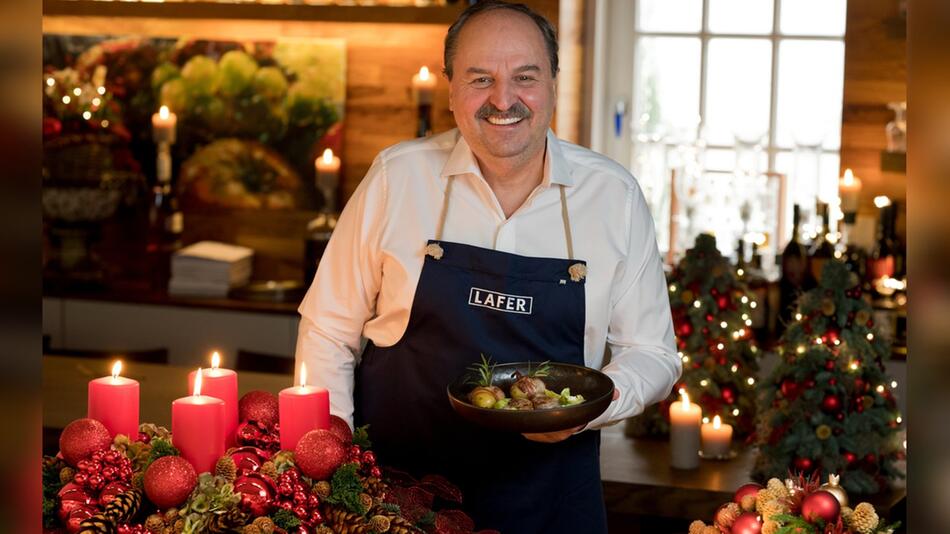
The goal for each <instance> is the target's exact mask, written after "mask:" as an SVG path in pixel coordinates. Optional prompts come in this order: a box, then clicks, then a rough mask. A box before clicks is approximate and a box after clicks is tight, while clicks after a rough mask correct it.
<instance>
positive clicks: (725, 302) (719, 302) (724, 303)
mask: <svg viewBox="0 0 950 534" xmlns="http://www.w3.org/2000/svg"><path fill="white" fill-rule="evenodd" d="M716 306H719V309H720V310H724V309H726V308H728V307H729V299H728V298H727V297H719V298H717V299H716Z"/></svg>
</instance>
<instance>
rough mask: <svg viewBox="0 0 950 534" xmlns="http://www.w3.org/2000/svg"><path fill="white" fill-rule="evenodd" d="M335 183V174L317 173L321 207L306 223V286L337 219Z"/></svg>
mask: <svg viewBox="0 0 950 534" xmlns="http://www.w3.org/2000/svg"><path fill="white" fill-rule="evenodd" d="M337 185H338V178H337V176H336V175H335V174H334V175H333V176H331V177H329V178H328V177H327V176H326V175H324V174H323V173H318V174H317V190H318V191H320V194H321V195H322V196H323V207H322V208H321V209H320V213H318V214H317V216H316V217H314V218H313V219H311V220H310V222H308V223H307V236H306V237H305V238H304V253H303V257H304V273H303V283H304V287H306V288H309V287H310V284H312V283H313V277H314V276H316V274H317V267H318V266H319V265H320V258H322V257H323V253H324V252H325V251H326V249H327V245H328V244H329V243H330V237H331V236H332V235H333V229H334V228H336V222H337V220H338V219H339V213H338V212H337V210H336V190H337Z"/></svg>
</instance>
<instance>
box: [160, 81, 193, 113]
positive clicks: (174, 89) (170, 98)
mask: <svg viewBox="0 0 950 534" xmlns="http://www.w3.org/2000/svg"><path fill="white" fill-rule="evenodd" d="M158 101H159V102H161V104H162V105H163V106H168V109H169V110H171V111H173V112H175V113H182V112H184V111H185V110H186V109H187V108H188V92H187V91H186V90H185V83H184V82H183V81H182V80H181V78H175V79H174V80H169V81H167V82H165V83H164V84H163V85H162V90H161V91H160V93H159V97H158Z"/></svg>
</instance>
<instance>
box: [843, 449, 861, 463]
mask: <svg viewBox="0 0 950 534" xmlns="http://www.w3.org/2000/svg"><path fill="white" fill-rule="evenodd" d="M841 456H843V457H844V461H846V462H848V463H849V464H853V463H854V461H855V460H857V459H858V456H857V455H856V454H854V453H853V452H851V451H845V453H844V454H842V455H841Z"/></svg>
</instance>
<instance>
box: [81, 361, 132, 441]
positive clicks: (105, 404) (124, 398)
mask: <svg viewBox="0 0 950 534" xmlns="http://www.w3.org/2000/svg"><path fill="white" fill-rule="evenodd" d="M121 372H122V362H121V361H116V362H115V365H113V366H112V376H104V377H102V378H97V379H95V380H91V381H89V393H88V396H87V397H86V400H87V403H88V411H87V417H89V418H90V419H95V420H96V421H99V422H100V423H102V424H104V425H105V426H106V428H108V429H109V433H110V434H112V437H115V436H116V434H125V435H126V436H128V437H129V439H131V440H133V441H134V440H135V439H136V438H138V436H139V383H138V381H137V380H132V379H131V378H124V377H121V376H119V373H121Z"/></svg>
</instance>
